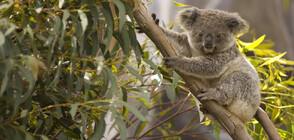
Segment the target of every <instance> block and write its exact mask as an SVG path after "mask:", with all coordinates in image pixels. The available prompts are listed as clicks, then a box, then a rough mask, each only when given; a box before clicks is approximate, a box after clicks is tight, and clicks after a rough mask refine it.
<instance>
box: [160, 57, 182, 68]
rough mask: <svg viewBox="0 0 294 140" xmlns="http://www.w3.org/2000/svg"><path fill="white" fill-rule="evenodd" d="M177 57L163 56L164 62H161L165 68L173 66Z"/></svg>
mask: <svg viewBox="0 0 294 140" xmlns="http://www.w3.org/2000/svg"><path fill="white" fill-rule="evenodd" d="M178 59H179V58H178V57H165V58H163V60H164V62H163V64H164V65H166V67H167V68H173V66H174V65H175V64H176V61H177V60H178Z"/></svg>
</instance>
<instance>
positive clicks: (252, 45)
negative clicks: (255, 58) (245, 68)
mask: <svg viewBox="0 0 294 140" xmlns="http://www.w3.org/2000/svg"><path fill="white" fill-rule="evenodd" d="M264 38H265V35H263V36H261V37H260V38H258V39H257V40H255V41H254V42H252V43H245V42H242V41H239V43H240V44H241V45H243V46H245V48H243V49H242V50H241V52H243V51H244V50H245V51H250V50H252V49H254V48H256V47H257V46H258V45H259V44H260V43H261V42H262V41H263V40H264Z"/></svg>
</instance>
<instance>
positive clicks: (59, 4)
mask: <svg viewBox="0 0 294 140" xmlns="http://www.w3.org/2000/svg"><path fill="white" fill-rule="evenodd" d="M63 3H64V0H59V2H58V8H60V9H61V8H62V6H63Z"/></svg>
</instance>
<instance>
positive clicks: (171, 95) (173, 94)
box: [163, 80, 176, 103]
mask: <svg viewBox="0 0 294 140" xmlns="http://www.w3.org/2000/svg"><path fill="white" fill-rule="evenodd" d="M163 81H164V82H165V83H166V85H164V87H165V90H166V94H167V97H168V99H169V100H170V101H171V103H174V102H175V98H176V92H175V89H174V87H173V86H172V85H171V83H169V81H168V80H163Z"/></svg>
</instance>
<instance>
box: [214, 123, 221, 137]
mask: <svg viewBox="0 0 294 140" xmlns="http://www.w3.org/2000/svg"><path fill="white" fill-rule="evenodd" d="M212 128H213V133H214V135H215V137H216V139H218V140H220V124H219V123H216V122H212Z"/></svg>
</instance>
